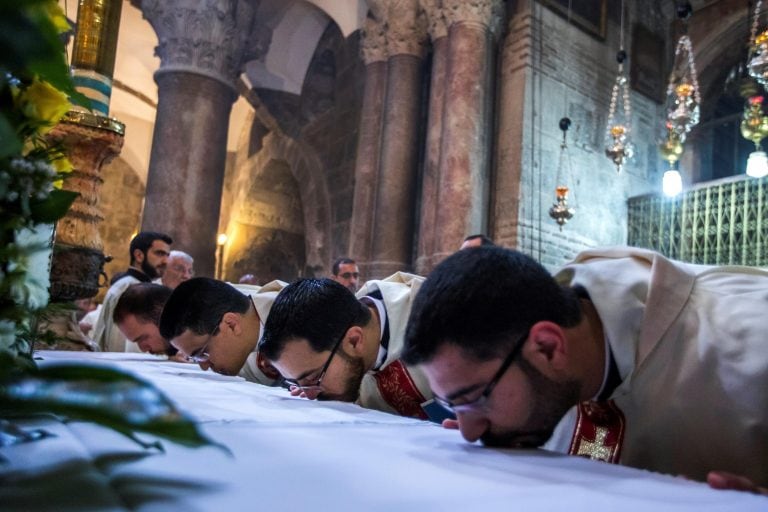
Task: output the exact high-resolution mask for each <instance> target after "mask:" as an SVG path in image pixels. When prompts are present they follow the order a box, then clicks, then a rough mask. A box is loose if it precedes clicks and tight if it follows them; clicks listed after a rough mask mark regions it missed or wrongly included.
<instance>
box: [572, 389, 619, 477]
mask: <svg viewBox="0 0 768 512" xmlns="http://www.w3.org/2000/svg"><path fill="white" fill-rule="evenodd" d="M624 424H625V419H624V413H622V412H621V409H619V408H618V407H617V406H616V404H615V403H614V402H613V400H608V401H607V402H581V403H580V404H579V411H578V418H577V419H576V428H575V429H574V431H573V439H572V440H571V447H570V449H569V450H568V453H569V454H571V455H580V456H582V457H587V458H588V459H592V460H602V461H603V462H609V463H611V464H616V463H617V462H619V457H620V456H621V445H622V443H623V442H624Z"/></svg>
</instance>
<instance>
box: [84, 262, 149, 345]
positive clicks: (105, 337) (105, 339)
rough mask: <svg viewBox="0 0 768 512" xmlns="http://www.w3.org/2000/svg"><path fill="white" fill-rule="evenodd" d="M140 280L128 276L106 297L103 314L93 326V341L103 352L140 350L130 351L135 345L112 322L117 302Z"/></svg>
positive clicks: (102, 309) (117, 283)
mask: <svg viewBox="0 0 768 512" xmlns="http://www.w3.org/2000/svg"><path fill="white" fill-rule="evenodd" d="M140 282H141V281H139V280H138V279H136V278H135V277H133V276H132V275H130V274H128V275H126V276H124V277H122V278H120V279H118V280H117V281H116V282H115V284H113V285H112V286H110V287H109V290H107V294H106V295H105V296H104V303H103V304H102V308H101V313H99V318H98V319H97V320H96V324H94V326H93V331H92V332H91V339H92V340H93V341H95V342H96V343H97V344H98V345H99V347H100V348H101V350H103V351H105V352H129V351H130V352H134V351H139V350H129V346H130V345H134V346H136V344H135V343H133V342H131V341H128V340H127V339H126V338H125V336H123V333H122V332H120V329H118V328H117V324H115V322H114V321H113V320H112V315H113V314H114V312H115V306H117V301H118V300H120V296H121V295H122V294H123V292H124V291H125V290H127V289H128V287H129V286H131V285H132V284H136V283H140Z"/></svg>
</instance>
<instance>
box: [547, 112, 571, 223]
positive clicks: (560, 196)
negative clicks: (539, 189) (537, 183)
mask: <svg viewBox="0 0 768 512" xmlns="http://www.w3.org/2000/svg"><path fill="white" fill-rule="evenodd" d="M559 126H560V129H561V130H562V131H563V142H562V143H561V144H560V160H559V161H558V164H557V183H556V186H555V204H553V205H552V207H550V209H549V216H550V217H552V218H553V219H555V222H557V224H558V226H560V231H562V230H563V226H564V225H565V223H566V222H568V221H569V220H571V219H572V218H573V215H574V214H575V213H576V210H575V209H573V208H571V207H570V206H568V191H569V189H568V186H567V185H563V184H562V180H561V175H562V170H563V167H564V166H565V167H566V171H567V173H568V174H570V167H571V158H570V155H569V154H568V142H567V135H568V128H570V126H571V120H570V119H568V118H567V117H564V118H562V119H560V123H559Z"/></svg>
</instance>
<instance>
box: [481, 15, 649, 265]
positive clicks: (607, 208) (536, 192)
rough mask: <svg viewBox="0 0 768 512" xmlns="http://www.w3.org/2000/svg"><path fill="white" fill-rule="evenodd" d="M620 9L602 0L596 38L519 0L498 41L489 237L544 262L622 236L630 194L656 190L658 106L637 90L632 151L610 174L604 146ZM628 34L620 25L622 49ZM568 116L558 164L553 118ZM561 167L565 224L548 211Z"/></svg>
mask: <svg viewBox="0 0 768 512" xmlns="http://www.w3.org/2000/svg"><path fill="white" fill-rule="evenodd" d="M614 3H615V4H616V5H613V4H614ZM646 7H647V6H646ZM636 9H637V11H636V12H637V13H641V12H645V16H646V17H647V18H648V19H647V20H642V22H643V23H648V24H649V25H652V26H651V27H649V28H650V29H652V30H657V31H658V30H661V28H660V26H659V25H660V24H659V23H658V20H656V18H655V17H654V16H655V15H654V14H653V12H657V11H653V9H645V10H644V9H643V8H641V7H637V8H636ZM618 10H619V9H618V2H609V12H608V15H609V16H608V25H607V34H606V38H605V40H604V41H603V40H600V39H598V38H595V37H593V36H591V35H589V34H587V33H586V32H584V31H582V30H581V29H579V28H576V27H575V26H573V25H570V26H569V25H568V24H567V22H566V20H565V19H564V18H563V17H561V16H558V15H556V14H555V13H553V12H552V11H550V10H549V9H547V8H546V7H544V6H542V5H541V4H539V3H535V4H534V7H533V12H531V11H530V10H529V9H528V4H526V5H525V6H521V7H520V8H518V9H517V10H516V11H514V12H512V13H511V16H510V23H509V30H508V33H507V36H506V39H505V40H504V42H503V44H502V49H501V59H500V63H501V64H500V69H499V73H498V76H499V80H500V84H499V87H500V97H499V101H500V105H499V108H498V111H499V115H500V116H507V117H506V118H504V117H502V118H500V119H499V122H498V123H499V126H500V129H499V133H498V142H497V168H496V176H495V185H496V186H495V190H494V192H493V194H494V205H495V206H494V212H495V216H494V218H493V219H492V224H491V225H492V227H493V229H492V235H493V236H494V238H495V239H496V241H497V242H498V243H501V244H503V245H506V246H509V247H516V248H519V249H520V250H523V251H524V252H526V253H529V254H531V255H532V256H534V257H535V258H537V259H538V260H540V261H541V262H542V263H543V264H545V265H546V266H548V267H552V268H553V267H557V266H559V265H561V264H562V263H564V262H565V261H567V260H568V259H570V258H571V257H572V256H573V255H574V254H576V253H577V252H578V251H580V250H582V249H585V248H587V247H592V246H598V245H614V244H624V243H626V237H627V207H626V200H627V198H628V197H630V196H634V195H638V194H642V193H647V192H650V191H652V190H655V188H656V187H657V186H658V184H659V183H660V180H661V172H662V171H663V169H662V165H661V161H660V159H659V158H658V157H657V151H656V143H655V141H656V133H657V131H658V130H657V128H658V127H657V126H656V125H657V123H658V122H660V119H661V116H662V108H661V105H660V104H658V103H656V102H655V101H653V100H651V99H649V98H647V97H645V96H643V95H642V94H639V93H637V92H636V91H634V90H633V91H632V97H631V100H632V107H633V108H632V110H633V125H632V129H633V131H634V134H633V138H634V141H635V144H636V152H635V157H634V159H633V160H630V161H629V162H628V164H627V165H625V168H624V170H623V171H622V172H621V173H620V174H617V171H616V167H615V166H614V165H613V163H612V162H611V161H610V160H609V159H608V158H607V157H606V156H605V154H604V149H605V129H606V123H607V116H608V105H609V100H610V93H611V87H612V85H613V81H614V79H615V76H616V71H617V64H616V60H615V55H616V51H617V50H618V41H619V27H618V19H619V16H618V12H617V11H618ZM649 12H650V14H648V13H649ZM631 19H634V20H636V21H638V20H640V17H634V16H633V17H631ZM630 36H631V30H628V29H627V28H626V27H625V38H626V40H627V44H626V46H627V48H628V49H629V48H630V47H631V46H630V45H631V40H630ZM565 115H567V116H568V117H569V118H570V119H571V121H572V125H571V128H570V130H569V131H568V139H567V141H568V151H567V154H566V158H564V159H563V161H562V164H561V163H560V159H561V151H560V144H561V142H562V132H561V131H560V129H559V127H558V121H559V120H560V118H562V117H564V116H565ZM569 160H570V165H569ZM558 168H560V178H561V179H560V181H565V184H567V185H568V186H570V188H571V191H572V193H571V198H570V203H571V206H573V207H574V208H575V209H576V215H575V216H574V218H573V219H572V220H571V221H569V222H568V224H566V225H565V226H564V228H563V230H562V231H561V230H560V229H559V228H558V226H557V224H556V223H555V222H554V221H553V220H552V219H551V218H550V217H549V215H548V209H549V208H550V206H551V205H552V204H553V203H554V202H555V194H554V188H555V185H556V181H557V177H558ZM569 168H570V169H569ZM518 177H519V179H518ZM515 199H517V200H518V203H517V207H515V205H514V200H515Z"/></svg>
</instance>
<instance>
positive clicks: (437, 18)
mask: <svg viewBox="0 0 768 512" xmlns="http://www.w3.org/2000/svg"><path fill="white" fill-rule="evenodd" d="M419 6H421V9H422V10H423V11H424V14H425V15H426V17H427V23H428V25H427V31H428V32H429V35H430V37H431V38H432V41H435V40H436V39H440V38H441V37H445V36H447V35H448V24H447V22H446V19H445V13H444V12H443V9H444V8H443V0H419Z"/></svg>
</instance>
